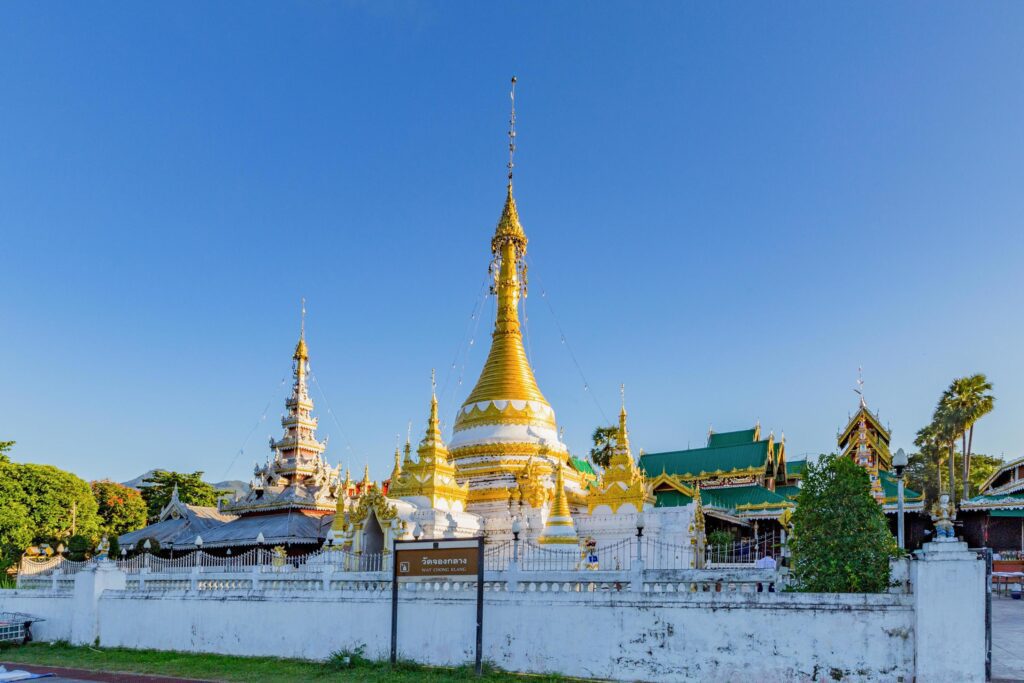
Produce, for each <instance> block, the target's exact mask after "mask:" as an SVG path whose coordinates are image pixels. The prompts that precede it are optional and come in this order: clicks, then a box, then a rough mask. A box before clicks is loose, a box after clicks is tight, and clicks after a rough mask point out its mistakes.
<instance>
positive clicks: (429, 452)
mask: <svg viewBox="0 0 1024 683" xmlns="http://www.w3.org/2000/svg"><path fill="white" fill-rule="evenodd" d="M406 453H407V456H406V457H407V461H406V464H405V466H404V467H402V466H400V465H399V462H398V451H397V449H396V450H395V471H394V472H392V475H391V477H392V478H391V485H390V488H389V490H388V496H389V497H391V498H402V499H406V500H409V501H410V502H416V503H418V504H420V505H425V506H427V507H431V508H434V509H436V510H447V511H459V512H461V511H462V510H464V509H465V507H466V498H467V497H468V495H469V485H468V484H463V485H461V486H460V485H459V484H458V482H456V480H455V466H454V465H452V464H451V462H449V460H448V458H449V453H448V448H447V447H446V446H445V445H444V441H443V440H442V438H441V428H440V423H439V421H438V417H437V394H436V393H432V394H431V397H430V418H429V419H428V420H427V433H426V435H425V436H424V437H423V440H422V441H421V442H420V445H419V448H418V449H417V450H416V454H417V456H419V460H418V461H417V462H415V463H414V462H412V460H411V458H409V457H408V450H407V451H406Z"/></svg>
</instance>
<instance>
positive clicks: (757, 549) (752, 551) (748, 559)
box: [705, 530, 783, 567]
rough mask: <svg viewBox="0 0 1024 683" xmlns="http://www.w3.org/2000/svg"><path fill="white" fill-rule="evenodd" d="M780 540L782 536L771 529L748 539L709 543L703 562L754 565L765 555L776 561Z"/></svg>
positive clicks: (707, 563) (721, 565)
mask: <svg viewBox="0 0 1024 683" xmlns="http://www.w3.org/2000/svg"><path fill="white" fill-rule="evenodd" d="M782 540H783V539H782V537H781V536H780V535H779V534H778V533H776V532H775V531H774V530H773V531H771V532H769V533H767V534H760V535H758V536H755V537H754V538H750V539H742V540H739V541H734V542H732V543H728V544H724V545H715V546H710V545H709V546H708V547H707V548H706V555H705V560H706V561H705V564H706V566H708V567H729V566H743V565H754V564H756V563H757V561H758V560H760V559H762V558H765V557H772V558H775V559H776V561H778V558H779V557H780V556H781V555H782Z"/></svg>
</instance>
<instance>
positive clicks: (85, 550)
mask: <svg viewBox="0 0 1024 683" xmlns="http://www.w3.org/2000/svg"><path fill="white" fill-rule="evenodd" d="M65 556H66V557H67V558H68V559H69V560H74V561H75V562H81V561H82V560H88V559H89V558H90V557H91V556H92V543H90V542H89V538H88V537H86V536H83V535H82V534H75V535H74V536H72V537H71V538H69V539H68V547H67V553H66V554H65Z"/></svg>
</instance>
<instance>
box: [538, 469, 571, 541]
mask: <svg viewBox="0 0 1024 683" xmlns="http://www.w3.org/2000/svg"><path fill="white" fill-rule="evenodd" d="M562 468H563V466H562V465H559V466H558V474H557V476H556V477H555V500H554V503H553V504H552V505H551V514H550V515H548V518H547V521H546V522H544V531H542V532H541V534H540V536H539V537H538V538H537V542H538V543H542V544H544V545H577V544H578V543H579V537H578V536H577V535H576V527H575V525H574V524H573V522H572V513H571V512H570V511H569V501H568V500H567V499H566V497H565V480H564V479H563V478H562Z"/></svg>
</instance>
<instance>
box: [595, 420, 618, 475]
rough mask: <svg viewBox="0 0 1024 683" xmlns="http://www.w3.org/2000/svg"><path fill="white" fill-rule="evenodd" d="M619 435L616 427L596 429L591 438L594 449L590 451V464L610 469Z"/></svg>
mask: <svg viewBox="0 0 1024 683" xmlns="http://www.w3.org/2000/svg"><path fill="white" fill-rule="evenodd" d="M618 434H619V428H618V427H616V426H614V425H611V426H608V427H598V428H596V429H595V430H594V433H593V434H592V435H591V436H590V438H591V440H592V441H593V442H594V447H593V448H591V449H590V462H592V463H594V464H595V465H597V466H598V467H602V468H603V467H608V463H609V462H611V459H612V453H614V452H615V441H616V437H617V436H618Z"/></svg>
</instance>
